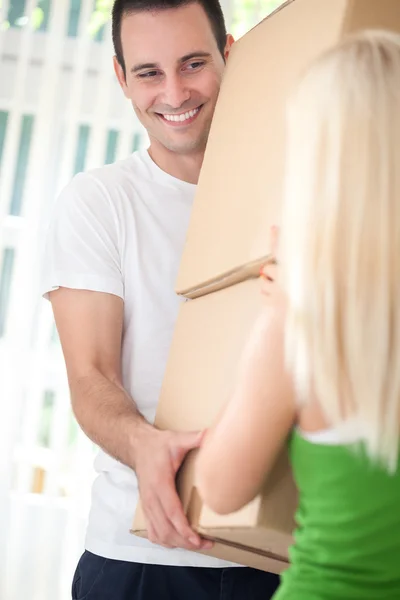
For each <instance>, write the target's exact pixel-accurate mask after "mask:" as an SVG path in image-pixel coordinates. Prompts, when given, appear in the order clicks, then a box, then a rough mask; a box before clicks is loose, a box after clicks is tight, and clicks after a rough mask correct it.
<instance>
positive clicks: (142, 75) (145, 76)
mask: <svg viewBox="0 0 400 600" xmlns="http://www.w3.org/2000/svg"><path fill="white" fill-rule="evenodd" d="M158 74H159V73H158V71H146V73H139V77H140V79H152V78H153V77H156V76H157V75H158Z"/></svg>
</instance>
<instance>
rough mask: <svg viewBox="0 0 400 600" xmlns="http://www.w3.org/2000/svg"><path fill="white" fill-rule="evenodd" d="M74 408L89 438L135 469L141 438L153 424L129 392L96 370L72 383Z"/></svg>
mask: <svg viewBox="0 0 400 600" xmlns="http://www.w3.org/2000/svg"><path fill="white" fill-rule="evenodd" d="M70 389H71V399H72V408H73V411H74V414H75V416H76V419H77V421H78V423H79V425H80V426H81V427H82V429H83V431H84V432H85V433H86V435H87V436H88V437H89V438H90V439H91V440H92V441H93V442H94V443H95V444H97V445H98V446H100V448H102V449H103V450H104V451H105V452H107V454H109V455H110V456H112V457H113V458H116V459H117V460H119V461H120V462H121V463H123V464H125V465H128V466H129V467H131V468H132V469H134V468H135V454H136V448H137V445H138V444H139V443H140V436H141V434H142V433H144V432H146V431H147V430H148V429H149V428H151V425H149V423H148V422H147V421H146V420H145V418H144V417H143V416H142V415H141V414H140V412H139V411H138V410H137V408H136V405H135V403H134V402H133V400H132V399H131V398H130V397H129V395H128V394H127V392H126V391H125V390H124V389H123V388H122V387H120V386H119V385H118V383H114V382H113V381H111V380H109V379H107V378H106V377H104V376H103V375H102V374H101V373H100V372H99V371H94V372H92V373H90V374H89V375H87V376H85V377H81V378H79V379H77V380H76V381H74V382H71V381H70Z"/></svg>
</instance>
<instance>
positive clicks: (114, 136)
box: [105, 129, 119, 165]
mask: <svg viewBox="0 0 400 600" xmlns="http://www.w3.org/2000/svg"><path fill="white" fill-rule="evenodd" d="M118 137H119V132H118V131H117V130H115V129H110V131H109V132H108V136H107V148H106V156H105V164H106V165H109V164H110V163H112V162H114V160H115V155H116V152H117V144H118Z"/></svg>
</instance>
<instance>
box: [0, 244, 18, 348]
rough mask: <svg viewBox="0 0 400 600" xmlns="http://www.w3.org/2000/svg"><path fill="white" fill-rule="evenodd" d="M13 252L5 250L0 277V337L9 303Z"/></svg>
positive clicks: (8, 249) (10, 249) (4, 327)
mask: <svg viewBox="0 0 400 600" xmlns="http://www.w3.org/2000/svg"><path fill="white" fill-rule="evenodd" d="M14 259H15V250H14V248H5V249H4V251H3V261H2V267H1V276H0V337H2V336H3V335H4V332H5V330H6V321H7V314H8V304H9V301H10V290H11V281H12V275H13V269H14Z"/></svg>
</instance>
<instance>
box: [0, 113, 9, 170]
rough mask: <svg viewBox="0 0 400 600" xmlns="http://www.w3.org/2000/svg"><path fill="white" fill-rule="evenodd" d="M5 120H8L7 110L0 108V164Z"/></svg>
mask: <svg viewBox="0 0 400 600" xmlns="http://www.w3.org/2000/svg"><path fill="white" fill-rule="evenodd" d="M7 121H8V112H5V111H4V110H0V164H1V157H2V155H3V149H4V142H5V139H6V131H7Z"/></svg>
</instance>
